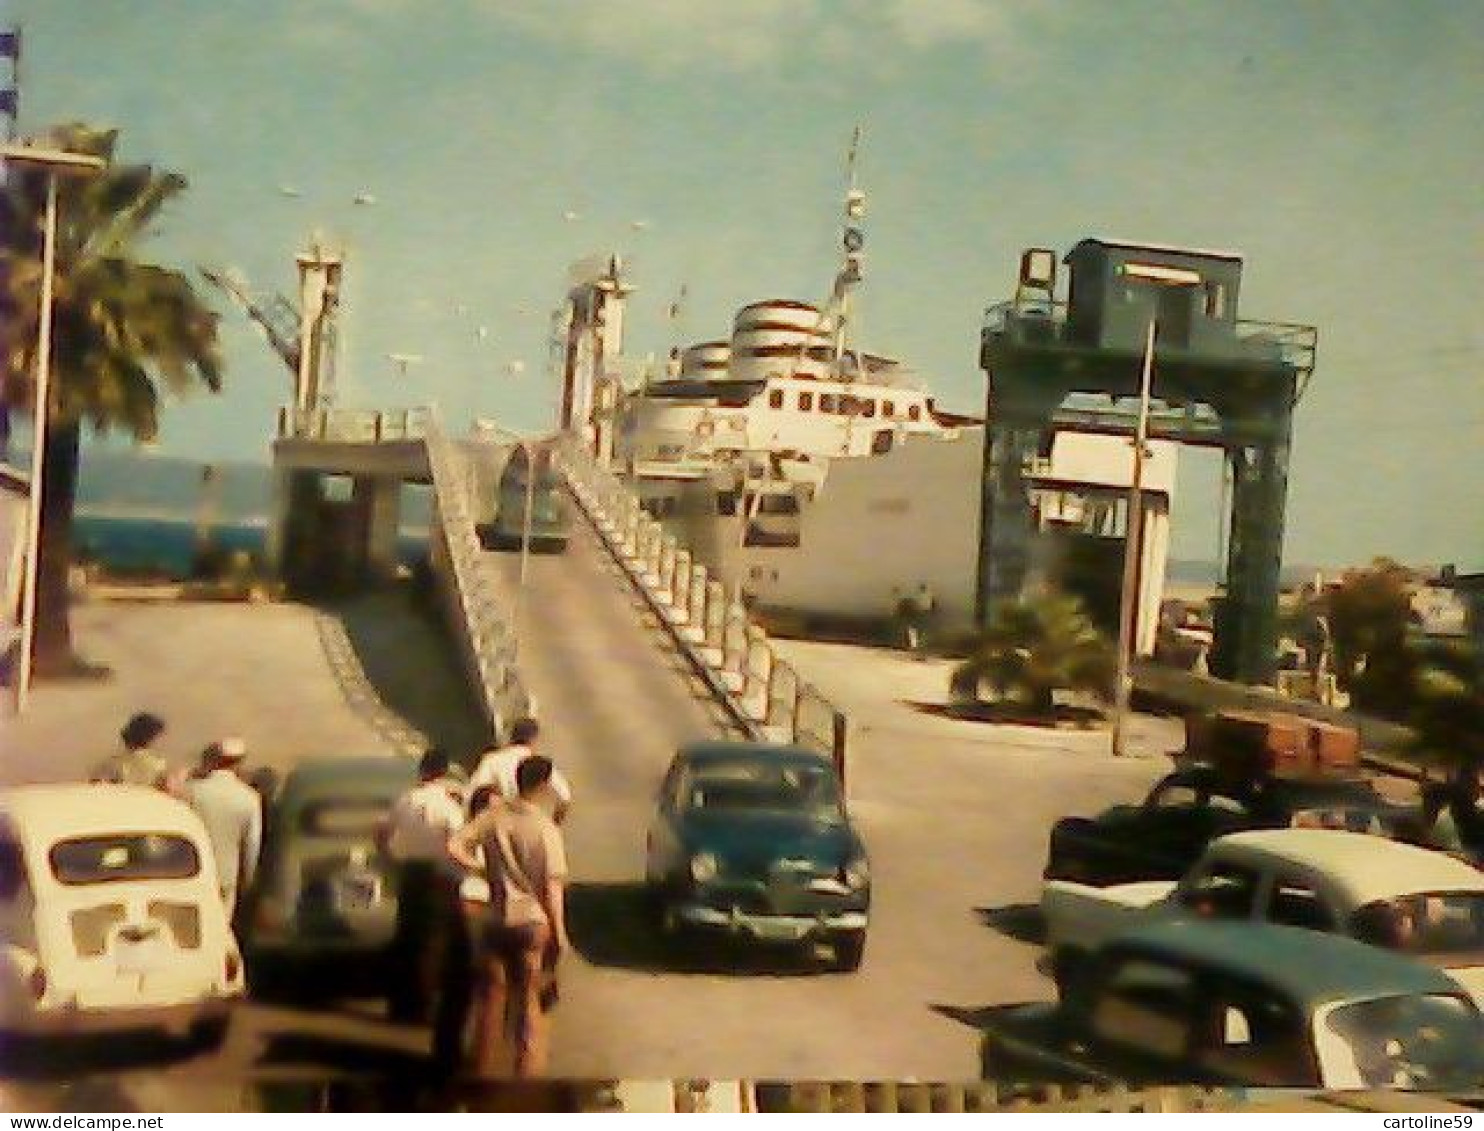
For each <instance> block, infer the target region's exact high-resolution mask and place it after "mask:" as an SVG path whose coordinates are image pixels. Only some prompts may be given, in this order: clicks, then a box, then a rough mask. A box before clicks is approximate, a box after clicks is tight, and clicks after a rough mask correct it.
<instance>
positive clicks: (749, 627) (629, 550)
mask: <svg viewBox="0 0 1484 1131" xmlns="http://www.w3.org/2000/svg"><path fill="white" fill-rule="evenodd" d="M558 461H559V464H560V466H561V469H562V472H563V474H564V475H565V477H566V481H567V485H568V488H569V489H570V490H571V493H572V496H573V498H574V499H575V500H576V501H577V505H578V506H579V507H580V508H581V509H582V511H583V513H584V514H585V515H586V516H587V518H588V520H589V521H590V522H591V524H592V526H593V529H594V530H596V531H597V533H598V535H599V537H600V538H601V539H602V540H603V542H604V544H605V545H606V546H607V548H608V550H609V552H610V553H611V554H612V555H613V557H614V560H615V561H617V562H618V563H619V565H620V566H621V567H622V568H623V569H624V571H625V572H626V573H627V574H628V576H629V578H630V580H631V581H632V582H633V583H634V585H635V587H636V588H637V589H638V590H639V592H640V593H641V594H643V596H644V597H645V599H646V600H647V601H648V602H649V604H650V606H651V607H652V608H653V609H654V611H655V613H656V614H657V616H658V617H659V619H660V622H661V623H662V624H663V625H664V626H665V628H666V629H667V630H668V631H669V632H670V634H671V635H672V636H673V638H674V639H675V642H676V644H677V645H678V647H679V648H680V651H681V653H682V654H683V655H684V656H685V657H686V658H687V660H688V661H689V662H690V664H691V666H692V667H693V668H694V669H695V670H696V672H697V674H698V675H699V676H700V677H701V678H702V679H703V680H704V681H705V682H706V684H707V686H708V687H709V688H710V689H711V691H712V693H713V694H714V695H715V696H716V698H717V699H718V700H719V701H720V702H721V703H722V705H723V706H724V707H725V708H726V709H727V711H728V713H729V714H730V715H731V716H732V718H733V719H734V720H735V721H736V723H737V725H738V727H739V728H740V729H741V730H742V731H743V732H744V733H745V734H746V735H747V736H748V737H749V738H751V739H753V740H754V741H771V742H789V743H793V744H795V745H797V746H802V747H805V748H806V749H811V750H816V751H818V752H819V753H822V754H825V755H828V756H829V757H830V758H832V759H833V760H834V763H835V766H836V769H837V770H838V771H839V773H840V777H841V780H842V781H844V780H846V756H845V755H846V745H847V734H848V726H847V720H846V717H845V714H844V713H843V712H842V711H841V710H840V709H839V708H837V707H836V706H835V705H834V704H833V703H832V702H830V700H829V699H827V698H825V696H824V695H822V694H821V693H820V692H819V690H818V689H817V688H815V687H813V686H812V685H811V684H809V683H808V682H807V681H806V680H805V679H804V678H803V677H802V676H800V675H799V673H798V672H797V671H796V670H794V668H793V667H791V666H790V665H789V664H788V663H786V662H785V661H784V660H783V659H781V658H780V657H779V656H778V655H777V654H776V653H775V652H774V651H773V648H772V646H771V645H770V643H769V641H768V636H767V633H766V632H764V631H763V629H762V628H761V627H759V626H758V625H756V624H754V623H753V622H752V621H751V620H750V619H749V618H748V616H747V610H746V608H745V607H744V606H743V604H742V600H741V595H740V593H739V592H738V591H737V590H735V589H734V590H732V591H731V592H728V591H727V588H726V586H725V585H724V584H723V583H722V582H721V581H720V580H718V579H717V578H716V577H714V576H712V573H711V571H710V570H709V569H707V567H706V566H705V564H703V563H701V562H698V561H696V560H695V559H694V558H693V556H692V555H691V552H690V551H689V550H687V549H686V548H684V547H683V546H681V545H680V544H679V542H678V541H677V540H676V539H675V537H674V536H673V535H671V534H669V533H668V532H666V531H665V529H664V528H663V527H662V526H661V525H660V523H659V522H657V521H656V520H655V519H654V518H653V517H651V516H650V515H649V514H648V513H646V512H645V510H644V508H643V507H642V506H641V505H640V502H639V498H638V496H637V495H635V494H634V492H633V491H632V490H630V489H629V487H628V486H626V485H625V484H624V483H622V482H621V481H620V480H619V479H618V477H617V476H615V475H614V474H613V473H612V472H611V471H609V470H608V469H607V468H605V467H601V466H599V464H598V463H597V461H596V460H595V459H593V457H592V455H591V454H590V453H588V452H587V451H586V450H584V449H583V448H581V447H579V446H578V445H577V444H576V443H573V442H571V441H568V442H567V443H565V444H563V445H562V447H561V449H560V451H559V454H558Z"/></svg>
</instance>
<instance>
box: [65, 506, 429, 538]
mask: <svg viewBox="0 0 1484 1131" xmlns="http://www.w3.org/2000/svg"><path fill="white" fill-rule="evenodd" d="M73 517H74V518H78V519H82V520H84V521H88V520H91V521H97V522H155V523H165V524H168V525H171V526H195V525H196V522H197V516H196V515H194V514H188V513H187V514H183V513H181V512H180V511H173V510H168V509H151V508H149V507H108V506H101V507H100V506H85V507H79V508H78V509H77V511H76V513H75V515H74V516H73ZM208 525H210V526H212V527H222V526H232V527H236V528H238V529H240V530H267V528H268V525H269V521H268V516H267V515H265V514H254V515H247V516H246V517H242V518H226V517H221V516H218V517H215V518H213V519H212V520H211V522H210V523H209V524H208ZM398 533H399V534H401V535H403V536H405V537H411V538H426V537H427V536H428V535H429V534H430V533H431V529H430V528H429V527H428V526H426V525H421V524H414V525H406V526H402V527H400V528H399V529H398Z"/></svg>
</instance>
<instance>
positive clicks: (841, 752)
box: [830, 710, 850, 791]
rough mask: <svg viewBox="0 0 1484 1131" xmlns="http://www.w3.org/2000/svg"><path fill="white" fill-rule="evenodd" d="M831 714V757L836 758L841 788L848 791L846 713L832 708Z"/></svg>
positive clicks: (836, 769) (836, 770)
mask: <svg viewBox="0 0 1484 1131" xmlns="http://www.w3.org/2000/svg"><path fill="white" fill-rule="evenodd" d="M830 716H831V717H830V721H831V723H832V724H833V727H832V730H833V733H832V734H831V736H830V757H831V758H832V759H833V760H834V763H835V772H836V773H837V774H839V775H840V788H841V790H842V791H846V790H848V788H849V785H850V779H849V778H848V777H847V776H846V773H845V765H846V757H845V747H846V741H847V726H846V722H845V713H844V712H843V711H838V710H832V711H831V712H830Z"/></svg>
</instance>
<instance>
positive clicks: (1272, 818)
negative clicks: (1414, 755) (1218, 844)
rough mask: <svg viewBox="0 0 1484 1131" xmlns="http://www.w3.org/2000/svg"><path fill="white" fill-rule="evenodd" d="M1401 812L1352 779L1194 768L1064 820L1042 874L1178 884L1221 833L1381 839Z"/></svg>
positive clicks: (1083, 880)
mask: <svg viewBox="0 0 1484 1131" xmlns="http://www.w3.org/2000/svg"><path fill="white" fill-rule="evenodd" d="M1408 812H1409V810H1407V809H1405V808H1404V807H1402V806H1399V805H1396V804H1394V803H1392V802H1389V801H1387V800H1386V799H1385V798H1384V797H1382V796H1381V795H1380V794H1379V793H1377V792H1376V791H1375V789H1374V788H1373V787H1372V786H1371V785H1370V784H1369V783H1368V782H1365V781H1363V780H1359V779H1352V778H1328V779H1318V780H1289V779H1285V778H1277V777H1267V778H1261V779H1258V780H1257V781H1251V780H1243V779H1240V778H1233V777H1230V776H1228V775H1223V774H1221V773H1218V772H1217V771H1216V770H1215V769H1213V768H1211V767H1206V766H1196V767H1191V768H1187V769H1182V770H1177V771H1176V772H1175V773H1172V774H1169V775H1168V776H1166V777H1164V778H1162V779H1161V780H1160V781H1159V782H1158V783H1156V784H1155V786H1154V788H1153V789H1152V790H1150V792H1149V796H1148V797H1146V798H1145V799H1144V801H1143V803H1142V804H1139V805H1116V806H1114V807H1113V808H1111V809H1108V810H1107V811H1106V812H1104V813H1102V814H1100V815H1099V816H1097V817H1063V818H1062V819H1061V820H1060V821H1058V822H1057V823H1056V824H1055V825H1054V826H1053V827H1052V830H1051V842H1050V845H1049V847H1048V850H1047V853H1046V868H1045V873H1044V874H1045V877H1046V879H1048V880H1075V881H1076V882H1078V883H1084V884H1098V885H1104V884H1123V883H1130V882H1132V881H1135V880H1178V879H1179V878H1180V877H1181V876H1183V875H1184V874H1185V873H1186V872H1187V871H1189V869H1190V867H1191V865H1192V864H1194V863H1195V862H1196V861H1197V860H1198V859H1199V858H1200V855H1201V853H1202V852H1203V851H1204V850H1205V847H1206V845H1208V844H1209V843H1210V842H1211V841H1212V840H1214V839H1215V838H1216V837H1218V836H1222V835H1223V834H1225V833H1233V832H1240V831H1242V830H1244V829H1273V828H1286V827H1289V826H1292V825H1295V824H1298V825H1303V824H1312V825H1324V826H1326V827H1336V828H1345V829H1349V830H1351V831H1355V832H1376V833H1380V834H1383V835H1384V834H1389V833H1391V832H1392V831H1394V829H1395V827H1396V825H1397V823H1398V822H1399V821H1400V820H1401V819H1402V817H1403V816H1404V815H1405V814H1406V813H1408Z"/></svg>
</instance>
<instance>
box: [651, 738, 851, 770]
mask: <svg viewBox="0 0 1484 1131" xmlns="http://www.w3.org/2000/svg"><path fill="white" fill-rule="evenodd" d="M675 757H676V760H677V761H685V762H688V763H690V764H691V765H693V766H695V765H705V764H706V763H708V762H734V761H739V760H749V759H751V760H756V761H764V760H772V761H778V762H809V763H820V764H823V765H825V766H832V765H833V764H832V763H831V762H830V760H829V759H828V758H827V757H825V756H824V755H823V754H820V753H818V752H817V751H814V750H807V749H805V748H804V747H802V746H791V745H787V744H784V743H774V742H728V741H723V740H720V739H707V740H705V741H702V742H690V743H687V744H686V745H684V746H682V747H681V748H680V750H679V751H678V752H677V753H676V755H675Z"/></svg>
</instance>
